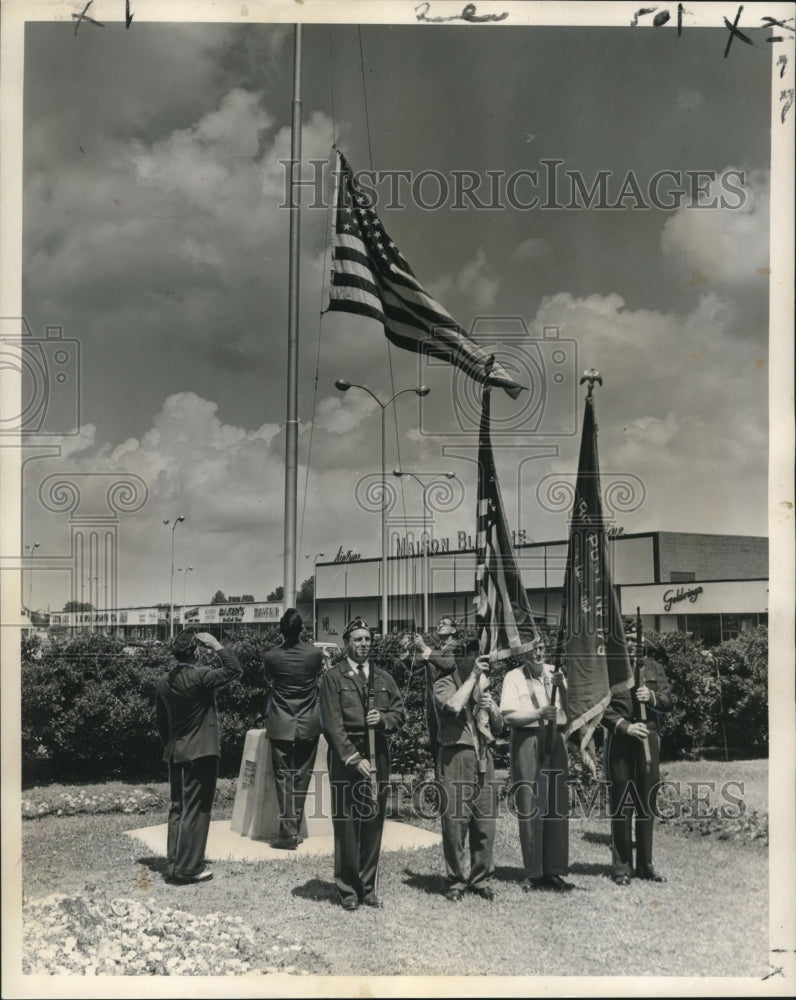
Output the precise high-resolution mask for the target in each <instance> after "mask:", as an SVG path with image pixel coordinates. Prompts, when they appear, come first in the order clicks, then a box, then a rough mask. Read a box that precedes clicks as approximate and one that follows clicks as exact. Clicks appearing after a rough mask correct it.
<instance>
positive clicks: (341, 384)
mask: <svg viewBox="0 0 796 1000" xmlns="http://www.w3.org/2000/svg"><path fill="white" fill-rule="evenodd" d="M334 384H335V387H336V388H337V389H339V390H340V392H348V390H349V389H362V390H363V392H366V393H367V394H368V395H369V396H370V398H371V399H373V400H375V401H376V402H377V403H378V405H379V406H380V407H381V623H382V625H381V628H382V635H384V636H386V635H387V634H388V631H389V611H388V593H387V591H388V587H387V569H388V556H389V552H388V544H387V465H386V461H387V421H386V419H385V417H386V412H387V407H388V406H389V405H390V403H392V402H394V401H395V400H396V399H397V398H398V397H399V396H400V395H402V394H403V393H405V392H413V393H415V395H416V396H427V395H428V394H429V392H431V389H430V388H429V387H428V386H427V385H419V386H416V387H413V388H410V389H399V390H398V392H396V393H394V395H392V396H390V398H389V399H388V400H387V401H386V402H385V403H383V402H382V401H381V400H380V399H379V397H378V396H377V395H376V394H375V393H374V392H372V391H371V390H370V389H368V387H367V386H366V385H360V384H359V383H358V382H349V381H348V380H347V379H344V378H338V379H337V380H336V381H335V383H334Z"/></svg>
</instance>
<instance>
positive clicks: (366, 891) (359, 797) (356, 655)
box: [321, 618, 406, 911]
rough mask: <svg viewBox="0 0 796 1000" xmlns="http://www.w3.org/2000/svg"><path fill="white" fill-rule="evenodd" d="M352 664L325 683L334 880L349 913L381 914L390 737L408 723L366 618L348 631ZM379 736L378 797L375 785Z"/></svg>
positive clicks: (353, 623)
mask: <svg viewBox="0 0 796 1000" xmlns="http://www.w3.org/2000/svg"><path fill="white" fill-rule="evenodd" d="M343 640H344V642H345V644H346V645H345V649H346V658H345V659H344V660H341V662H340V663H338V664H337V665H336V666H334V667H332V668H331V670H329V671H327V673H326V674H324V676H323V679H322V681H321V725H322V727H323V732H324V734H325V736H326V739H327V740H328V742H329V758H328V759H329V782H330V786H331V792H332V826H333V829H334V881H335V886H336V888H337V898H338V900H339V902H340V905H341V906H342V907H343V909H344V910H349V911H351V910H356V909H358V908H359V906H360V904H363V905H365V906H374V907H380V906H381V905H382V904H381V900H380V899H379V897H378V894H377V890H378V867H379V853H380V851H381V835H382V829H383V826H384V811H385V809H386V806H387V791H388V785H389V778H390V736H391V735H392V734H393V733H395V732H397V731H398V730H399V729H400V728H401V727H402V726H403V724H404V722H405V721H406V714H405V711H404V705H403V701H402V700H401V695H400V692H399V691H398V688H397V686H396V684H395V681H394V680H393V679H392V677H391V676H390V674H388V673H387V671H386V670H382V669H381V668H379V667H376V666H375V665H374V664H373V663H371V662H370V661H369V656H370V650H371V643H372V638H371V631H370V628H369V626H368V623H367V622H366V621H365V620H364V618H355V619H354V620H353V621H351V622H349V624H348V625H347V626H346V628H345V631H344V632H343ZM371 736H373V743H374V755H375V766H376V775H375V778H376V788H377V791H376V795H375V797H374V794H373V787H372V783H371V761H370V753H371Z"/></svg>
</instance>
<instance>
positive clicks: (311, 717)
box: [263, 642, 323, 740]
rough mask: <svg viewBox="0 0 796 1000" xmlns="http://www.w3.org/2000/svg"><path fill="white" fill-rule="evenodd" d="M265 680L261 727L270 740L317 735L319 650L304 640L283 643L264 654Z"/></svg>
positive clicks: (320, 660)
mask: <svg viewBox="0 0 796 1000" xmlns="http://www.w3.org/2000/svg"><path fill="white" fill-rule="evenodd" d="M263 669H264V670H265V679H266V681H267V682H268V684H269V685H270V688H271V690H270V692H269V694H268V703H267V705H266V710H265V727H266V729H267V732H268V737H269V739H272V740H314V739H317V737H318V736H319V735H320V731H321V721H320V708H319V703H318V678H319V677H320V676H321V674H322V673H323V653H322V651H321V650H320V649H318V647H317V646H311V645H310V644H309V643H307V642H299V643H295V644H291V645H287V644H285V643H283V644H282V645H281V646H277V647H276V648H275V649H271V650H269V651H268V652H267V653H266V654H265V660H264V661H263Z"/></svg>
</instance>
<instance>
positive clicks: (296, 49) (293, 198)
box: [283, 24, 301, 608]
mask: <svg viewBox="0 0 796 1000" xmlns="http://www.w3.org/2000/svg"><path fill="white" fill-rule="evenodd" d="M294 31H295V33H294V36H293V117H292V121H291V138H290V172H289V190H290V201H289V205H290V251H289V262H290V272H289V277H288V313H287V327H288V333H287V419H286V421H285V542H284V550H285V562H284V594H283V596H284V600H285V607H286V608H292V607H295V604H296V509H297V503H296V497H297V492H298V490H297V480H298V314H299V234H300V228H299V227H300V221H301V218H300V209H301V186H300V185H298V184H296V183H295V181H296V179H300V177H301V25H300V24H297V25H296V26H295V29H294ZM297 174H298V178H297Z"/></svg>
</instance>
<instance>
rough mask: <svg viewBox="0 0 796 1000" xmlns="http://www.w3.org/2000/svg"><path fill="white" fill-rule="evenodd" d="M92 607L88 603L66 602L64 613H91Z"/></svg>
mask: <svg viewBox="0 0 796 1000" xmlns="http://www.w3.org/2000/svg"><path fill="white" fill-rule="evenodd" d="M93 610H94V605H93V604H91V603H90V602H89V601H67V602H66V604H65V605H64V611H93Z"/></svg>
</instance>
